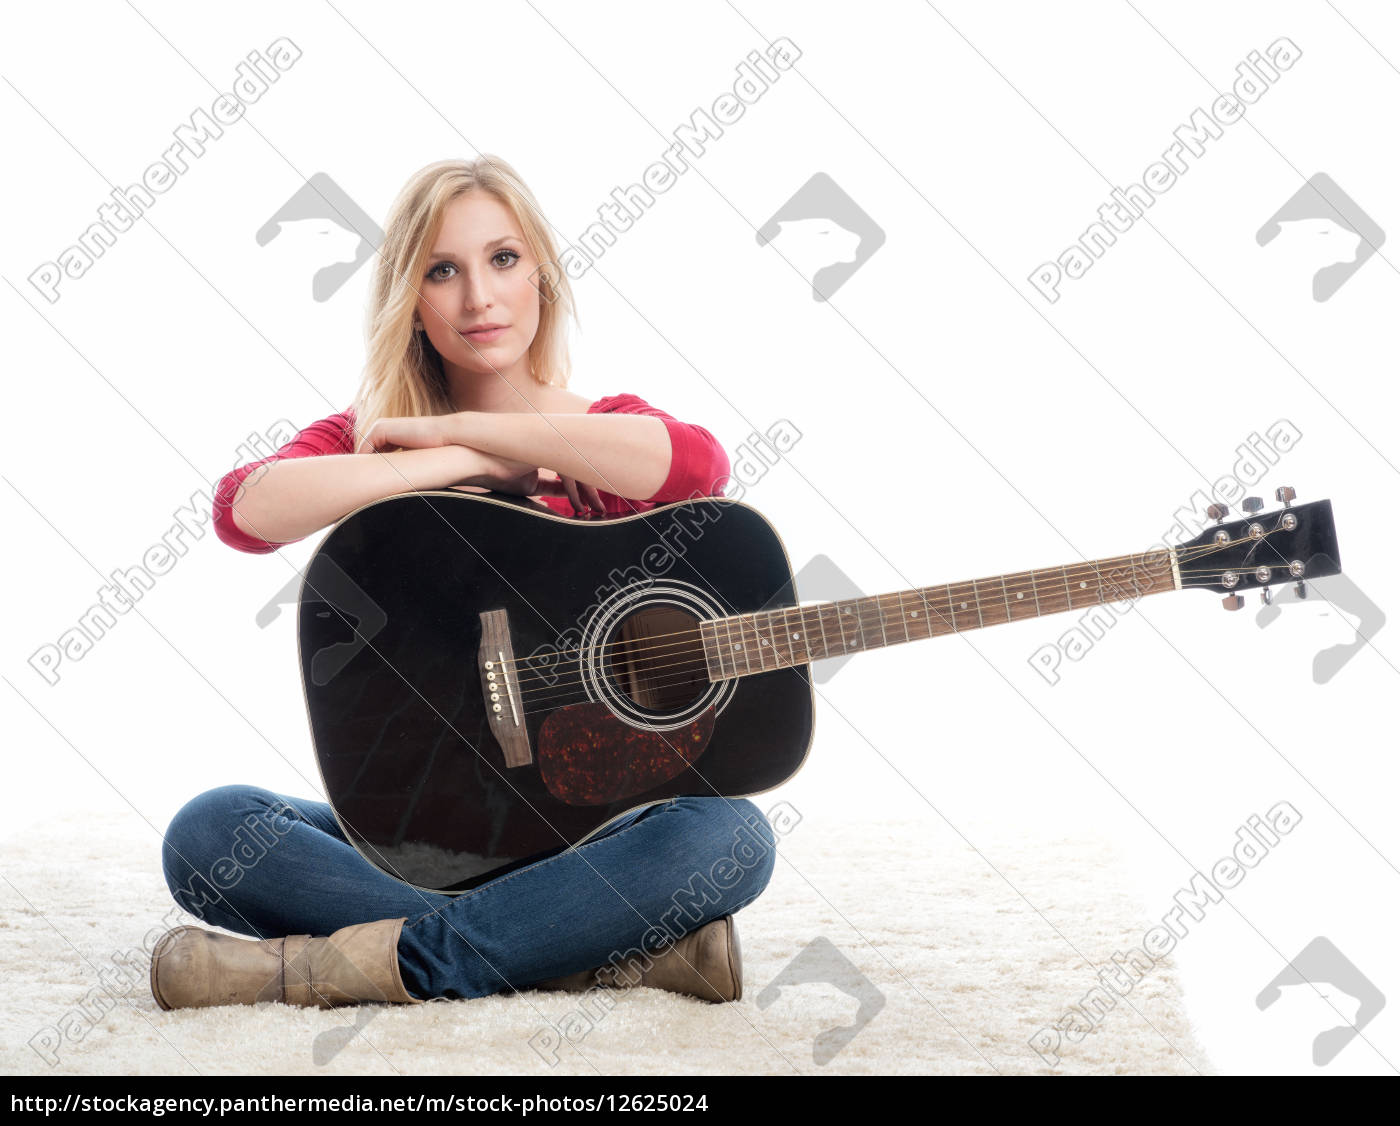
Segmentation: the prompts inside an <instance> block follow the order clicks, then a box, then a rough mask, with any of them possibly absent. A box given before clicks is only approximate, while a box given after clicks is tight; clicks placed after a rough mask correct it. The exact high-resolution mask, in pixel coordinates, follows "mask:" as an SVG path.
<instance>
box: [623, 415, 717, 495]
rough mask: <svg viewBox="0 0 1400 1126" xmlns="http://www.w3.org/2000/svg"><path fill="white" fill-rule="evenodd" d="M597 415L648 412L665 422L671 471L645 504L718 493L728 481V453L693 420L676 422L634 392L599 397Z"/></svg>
mask: <svg viewBox="0 0 1400 1126" xmlns="http://www.w3.org/2000/svg"><path fill="white" fill-rule="evenodd" d="M597 407H598V411H597V413H599V414H649V415H651V416H652V417H653V418H659V419H661V421H662V422H664V423H665V424H666V433H667V434H668V435H670V438H671V470H670V472H669V473H667V474H666V480H665V481H663V482H662V483H661V488H660V489H658V490H657V492H656V495H655V496H651V497H647V498H646V500H645V501H644V502H643V503H646V504H670V503H672V502H673V501H678V500H688V499H689V498H690V497H693V496H702V497H703V496H719V495H720V494H722V493H723V492H724V487H725V486H726V485H727V484H728V483H729V455H728V454H727V453H725V452H724V447H723V446H721V445H720V444H719V442H718V441H717V440H716V439H715V436H714V435H713V434H711V433H710V432H709V431H708V430H706V429H705V428H704V427H703V426H697V425H696V424H695V423H693V422H680V421H679V420H677V419H675V418H672V417H671V416H670V415H669V414H667V413H666V412H665V411H663V410H659V409H658V408H656V407H653V406H652V405H651V404H649V403H647V402H646V401H645V400H643V399H641V398H639V397H638V396H636V395H610V396H608V397H607V398H606V399H601V400H599V402H598V404H597Z"/></svg>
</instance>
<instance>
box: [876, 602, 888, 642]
mask: <svg viewBox="0 0 1400 1126" xmlns="http://www.w3.org/2000/svg"><path fill="white" fill-rule="evenodd" d="M882 598H884V595H882V594H877V595H876V596H875V613H876V614H877V615H878V616H879V618H880V644H881V645H882V646H885V647H888V646H889V643H890V640H889V638H887V637H886V636H885V607H884V604H883V602H881V599H882Z"/></svg>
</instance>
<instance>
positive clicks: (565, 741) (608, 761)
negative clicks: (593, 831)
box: [538, 704, 715, 805]
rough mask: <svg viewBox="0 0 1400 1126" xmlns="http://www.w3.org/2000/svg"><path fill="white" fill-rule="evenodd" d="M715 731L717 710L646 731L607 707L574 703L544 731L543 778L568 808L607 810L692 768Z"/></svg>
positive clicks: (541, 737)
mask: <svg viewBox="0 0 1400 1126" xmlns="http://www.w3.org/2000/svg"><path fill="white" fill-rule="evenodd" d="M714 730H715V712H714V708H706V709H705V710H704V712H702V713H701V714H700V715H698V716H697V717H696V718H695V719H694V720H693V721H691V722H690V723H688V724H686V725H685V726H684V727H674V728H671V729H670V730H668V731H643V730H640V729H638V728H636V727H633V726H631V725H630V724H627V723H624V722H623V721H622V720H620V719H618V718H617V716H615V715H614V714H613V713H612V712H611V711H610V710H609V709H608V707H607V705H606V704H571V705H569V706H568V707H564V708H560V709H559V710H558V711H555V712H552V713H550V715H549V716H548V717H547V718H546V719H545V721H544V723H543V725H542V726H541V727H540V734H539V740H538V742H539V763H540V774H541V776H542V777H543V778H544V784H545V786H546V787H548V789H549V792H550V793H551V794H553V795H554V796H555V797H556V798H558V799H559V800H560V801H562V802H564V803H565V804H567V805H607V804H609V803H610V802H615V801H621V800H622V799H624V798H628V797H631V796H633V795H634V794H643V793H646V791H647V790H650V789H651V788H652V787H654V786H659V785H661V783H663V782H667V781H669V780H670V779H672V778H674V777H675V776H676V775H677V774H679V773H680V772H681V771H683V770H685V769H686V768H687V767H689V766H692V765H693V764H694V763H695V760H696V759H698V758H699V757H700V754H701V752H702V751H704V749H705V748H706V747H707V746H708V745H709V742H710V736H711V735H713V734H714Z"/></svg>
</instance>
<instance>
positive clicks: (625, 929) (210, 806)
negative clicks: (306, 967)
mask: <svg viewBox="0 0 1400 1126" xmlns="http://www.w3.org/2000/svg"><path fill="white" fill-rule="evenodd" d="M775 845H776V842H775V839H774V835H773V831H772V829H771V828H770V826H769V824H768V821H767V819H766V818H765V817H764V816H763V813H762V812H761V811H760V810H759V808H758V807H757V806H756V805H754V804H753V803H752V802H750V801H747V800H746V799H743V798H735V799H729V798H718V797H714V798H674V799H672V800H670V801H668V802H663V803H661V804H660V805H653V806H648V807H647V808H646V809H643V810H640V811H638V812H635V813H631V814H629V815H628V816H627V817H626V818H624V819H623V820H621V821H619V822H618V823H617V824H615V825H613V826H611V827H609V828H608V829H607V830H606V831H605V832H604V833H603V834H601V835H600V836H597V837H594V838H593V839H592V840H589V841H588V842H587V843H585V844H583V845H580V846H579V847H578V848H576V849H572V850H570V849H560V850H559V851H558V852H556V853H555V854H553V855H551V856H548V857H546V858H545V859H543V860H539V861H536V862H535V863H533V864H530V865H528V866H527V867H524V868H519V869H517V870H516V871H513V872H509V873H507V874H506V875H504V876H500V877H498V878H496V879H495V880H492V881H491V882H489V883H486V884H483V885H482V886H481V887H478V888H475V889H473V890H472V891H469V892H464V893H463V894H461V895H455V896H451V895H439V894H437V893H435V892H428V891H420V890H418V889H416V888H412V887H410V886H409V885H408V884H405V883H402V882H400V881H399V880H396V879H394V878H393V877H392V876H388V875H386V874H384V873H383V872H381V871H380V870H379V869H378V868H376V867H375V866H374V865H372V864H371V863H370V862H369V861H367V860H366V859H364V857H362V856H361V855H360V854H359V853H358V852H357V851H356V850H355V848H354V846H352V845H351V844H349V843H348V842H347V841H346V839H345V837H344V835H343V834H342V833H341V831H340V826H339V825H338V824H337V823H336V819H335V815H334V814H333V813H332V812H331V807H330V806H329V805H327V804H325V803H324V802H317V801H308V800H306V799H303V798H289V797H284V796H283V795H281V794H275V793H272V792H271V791H270V790H264V789H261V788H260V787H257V786H220V787H218V788H217V789H213V790H208V791H206V792H205V793H203V794H200V795H199V796H198V797H196V798H194V799H193V800H192V801H190V802H187V803H186V804H185V806H184V807H183V808H182V809H181V810H180V811H179V812H178V813H177V814H176V815H175V817H174V819H173V820H172V821H171V823H170V828H169V829H168V830H167V831H166V834H165V844H164V846H163V848H162V851H161V864H162V867H163V869H164V872H165V882H166V884H167V885H168V886H169V888H170V892H171V895H173V896H174V898H175V902H176V903H178V904H179V905H180V907H182V908H183V909H184V910H186V911H188V912H190V913H191V914H193V915H195V916H197V917H198V918H201V919H203V920H204V921H206V922H208V923H210V924H211V925H213V926H217V927H222V928H224V929H225V930H230V931H234V932H236V933H239V934H245V935H250V936H252V937H254V938H273V937H279V936H281V935H288V934H310V935H327V934H330V933H332V932H333V931H336V930H339V929H340V928H341V927H346V926H350V925H352V924H355V923H368V922H373V921H374V920H376V919H397V918H400V917H404V918H406V919H407V922H405V923H404V926H403V931H402V933H401V935H400V937H399V945H398V960H399V970H400V973H401V975H402V977H403V983H404V986H405V987H406V988H407V989H408V991H409V993H410V994H411V995H413V996H414V997H420V998H424V999H427V998H430V997H483V996H486V995H488V994H491V993H499V992H503V991H508V990H512V989H524V988H527V987H528V986H530V985H531V984H533V983H536V982H541V981H545V980H547V979H549V978H554V977H562V976H563V975H565V974H571V973H576V972H578V971H579V970H587V969H592V968H594V967H596V966H601V965H604V964H606V963H608V962H609V961H614V962H618V961H620V956H622V955H626V954H627V952H628V951H632V952H633V954H632V956H633V957H635V956H636V952H637V951H638V950H643V951H645V952H647V953H654V952H655V951H657V950H659V949H661V948H662V947H663V946H665V945H666V944H667V943H668V942H670V941H672V940H673V939H675V938H678V937H680V936H681V935H682V934H686V933H688V932H690V931H693V930H695V929H697V928H698V927H701V926H703V925H704V924H705V923H708V922H710V921H711V920H713V919H718V918H721V917H722V916H724V915H732V914H733V913H734V912H736V911H738V910H739V909H740V908H741V907H743V906H745V905H746V904H748V903H750V902H752V901H753V900H754V899H755V898H757V896H758V895H759V893H760V892H762V891H763V889H764V888H765V887H767V885H768V879H769V877H770V876H771V875H772V873H773V864H774V861H775V859H776V857H775V852H774V849H775Z"/></svg>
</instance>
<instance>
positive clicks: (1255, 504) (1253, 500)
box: [1240, 497, 1264, 516]
mask: <svg viewBox="0 0 1400 1126" xmlns="http://www.w3.org/2000/svg"><path fill="white" fill-rule="evenodd" d="M1240 507H1241V508H1243V509H1244V510H1245V511H1246V512H1247V513H1249V514H1250V515H1251V516H1253V515H1254V514H1255V513H1256V512H1259V511H1261V510H1262V509H1263V507H1264V501H1263V499H1262V498H1261V497H1245V498H1244V501H1243V503H1241V505H1240Z"/></svg>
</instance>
